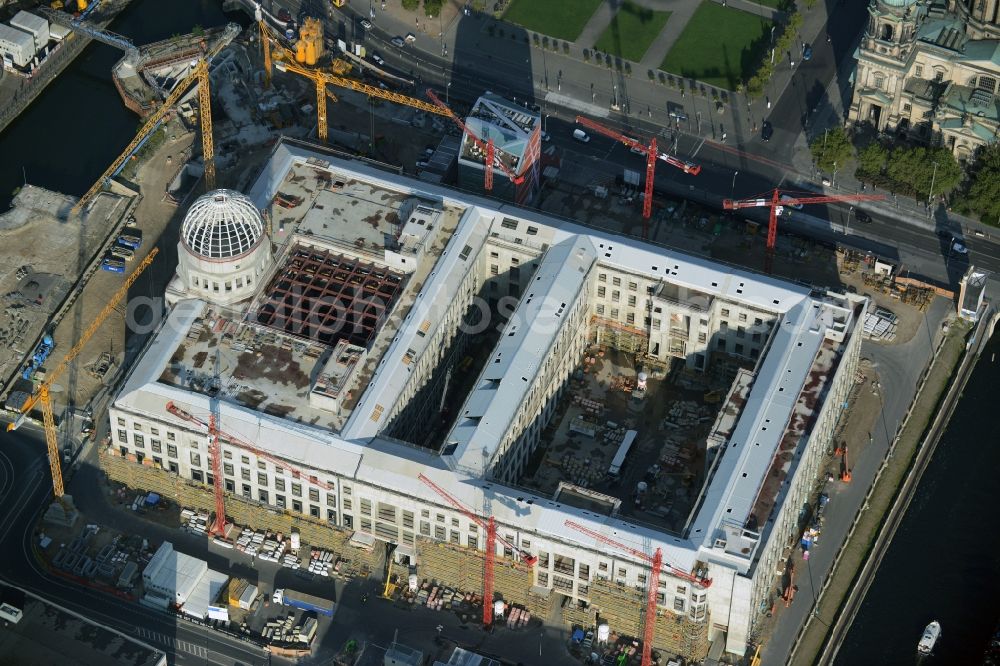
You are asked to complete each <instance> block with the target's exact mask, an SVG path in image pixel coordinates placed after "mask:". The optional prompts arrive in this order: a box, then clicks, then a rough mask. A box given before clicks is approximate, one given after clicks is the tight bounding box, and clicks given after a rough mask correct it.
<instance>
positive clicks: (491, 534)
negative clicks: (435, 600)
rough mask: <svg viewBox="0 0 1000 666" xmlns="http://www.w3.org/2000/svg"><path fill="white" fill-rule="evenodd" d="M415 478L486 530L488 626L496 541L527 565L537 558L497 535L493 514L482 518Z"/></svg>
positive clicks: (485, 616)
mask: <svg viewBox="0 0 1000 666" xmlns="http://www.w3.org/2000/svg"><path fill="white" fill-rule="evenodd" d="M417 478H418V479H420V480H421V481H423V482H424V484H426V485H427V486H428V487H429V488H430V489H431V490H433V491H434V492H436V493H437V494H438V495H440V496H441V497H442V498H443V499H444V500H445V501H446V502H448V504H451V505H452V506H453V507H455V508H456V509H458V510H459V511H461V512H462V513H463V514H465V517H466V518H468V519H469V520H471V521H472V522H474V523H475V524H477V525H479V527H481V528H482V529H483V530H484V531H485V532H486V566H485V570H484V571H483V626H487V627H488V626H489V625H491V624H493V569H494V567H495V565H496V557H497V541H500V542H501V543H502V544H503V545H505V546H507V547H508V548H510V549H511V551H512V552H514V553H515V554H516V555H517V556H518V557H520V558H521V560H522V561H523V562H524V563H525V564H527V565H528V566H529V567H533V566H535V564H537V563H538V558H537V557H536V556H534V555H532V554H531V553H529V552H528V551H526V550H523V549H521V548H520V547H518V546H516V545H515V544H513V543H511V542H510V541H508V540H507V539H505V538H503V537H502V536H499V535H498V534H497V524H496V521H494V520H493V516H489V517H488V518H486V519H485V520H484V519H483V518H482V517H480V516H477V515H476V514H474V513H472V510H471V509H469V508H468V507H467V506H465V505H464V504H462V502H461V501H460V500H459V499H458V498H457V497H455V496H454V495H452V494H451V493H449V492H448V491H447V490H445V489H444V488H442V487H441V486H439V485H438V484H436V483H434V482H433V481H431V480H430V479H428V478H427V477H426V476H424V475H423V474H418V475H417Z"/></svg>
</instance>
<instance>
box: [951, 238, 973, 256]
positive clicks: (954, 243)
mask: <svg viewBox="0 0 1000 666" xmlns="http://www.w3.org/2000/svg"><path fill="white" fill-rule="evenodd" d="M951 251H952V252H954V253H955V254H969V248H967V247H965V245H964V244H963V243H962V241H960V240H958V239H957V238H955V237H954V236H952V238H951Z"/></svg>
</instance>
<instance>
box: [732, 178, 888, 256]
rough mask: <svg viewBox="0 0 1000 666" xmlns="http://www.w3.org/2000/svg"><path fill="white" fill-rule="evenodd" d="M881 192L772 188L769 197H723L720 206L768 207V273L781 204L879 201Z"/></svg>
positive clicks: (738, 207) (883, 197) (776, 237)
mask: <svg viewBox="0 0 1000 666" xmlns="http://www.w3.org/2000/svg"><path fill="white" fill-rule="evenodd" d="M882 199H885V195H882V194H829V195H811V194H810V195H806V196H796V195H795V194H794V193H791V194H789V193H782V192H781V190H779V189H778V188H774V191H773V192H772V193H771V196H770V198H764V197H757V198H755V199H735V200H734V199H724V200H723V202H722V207H723V208H724V209H725V210H740V209H742V208H764V207H767V208H770V216H769V219H768V222H767V254H766V255H765V256H764V270H765V271H766V272H768V273H770V272H771V271H772V269H773V268H774V244H775V242H777V240H778V211H779V209H780V208H781V207H782V206H793V207H794V206H800V205H803V204H816V203H835V202H844V201H881V200H882Z"/></svg>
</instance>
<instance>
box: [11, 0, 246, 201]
mask: <svg viewBox="0 0 1000 666" xmlns="http://www.w3.org/2000/svg"><path fill="white" fill-rule="evenodd" d="M221 5H222V3H221V1H220V0H166V1H165V0H133V1H132V3H131V4H130V5H129V7H128V8H127V9H126V10H125V11H124V12H122V13H121V14H120V15H119V16H118V18H117V19H115V21H114V22H113V23H112V24H111V25H110V26H109V29H110V30H112V31H114V32H117V33H119V34H122V35H125V36H127V37H130V38H131V39H132V41H133V43H135V44H136V45H138V46H141V45H143V44H148V43H150V42H155V41H158V40H161V39H166V38H168V37H171V36H172V35H175V34H184V33H188V32H190V31H191V29H192V28H193V27H194V26H195V25H201V26H202V27H205V28H209V27H214V26H219V25H224V24H225V23H226V22H227V21H232V20H235V21H238V22H240V23H243V24H246V22H247V20H248V19H247V16H246V15H244V14H239V15H226V14H224V13H223V12H222V7H221ZM121 57H122V52H121V51H119V50H117V49H114V48H112V47H110V46H105V45H104V44H100V43H98V42H92V43H91V44H90V45H89V46H88V47H87V48H86V49H85V50H84V51H83V53H81V54H80V56H79V57H77V59H76V60H75V61H73V63H72V64H70V65H69V66H68V67H67V68H66V69H65V70H64V71H63V73H62V74H61V75H60V76H59V77H58V78H57V79H56V80H55V81H53V82H52V83H51V84H49V86H48V87H47V88H46V89H45V90H44V92H42V94H41V95H40V96H39V97H38V98H37V99H36V100H35V102H34V103H33V104H32V105H31V106H30V107H28V109H27V110H26V111H25V112H24V113H22V114H21V116H20V117H18V118H17V119H16V120H15V121H14V122H12V123H11V124H10V125H9V126H8V127H7V129H5V130H4V132H3V134H0V156H3V157H2V159H0V211H5V210H7V208H8V207H9V206H10V200H11V197H12V195H13V191H14V189H15V188H17V187H20V186H21V185H22V184H23V183H24V180H25V178H27V181H28V182H29V183H31V184H33V185H40V186H42V187H46V188H49V189H52V190H56V191H59V192H65V193H67V194H73V195H76V196H79V195H81V194H83V193H84V192H86V191H87V190H88V189H89V188H90V186H91V185H92V184H93V183H94V181H96V180H97V178H98V177H99V176H100V175H101V173H103V172H104V170H105V169H106V168H107V167H108V165H109V164H111V162H113V161H114V159H115V157H117V156H118V155H119V154H120V153H121V152H122V150H124V148H125V146H127V145H128V143H129V141H131V140H132V137H133V136H135V133H136V130H138V128H139V124H140V119H139V117H138V116H137V115H135V114H134V113H132V112H131V111H129V110H128V109H126V108H125V105H124V104H123V103H122V101H121V97H120V96H119V95H118V91H117V89H116V88H115V84H114V82H113V81H112V79H111V67H112V66H113V65H114V64H115V63H116V62H117V61H118V60H119V59H120V58H121Z"/></svg>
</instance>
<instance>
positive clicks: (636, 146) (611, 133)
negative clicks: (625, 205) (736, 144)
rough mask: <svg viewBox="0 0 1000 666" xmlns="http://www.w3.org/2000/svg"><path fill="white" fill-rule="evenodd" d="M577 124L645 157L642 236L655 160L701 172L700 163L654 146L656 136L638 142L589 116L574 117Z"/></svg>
mask: <svg viewBox="0 0 1000 666" xmlns="http://www.w3.org/2000/svg"><path fill="white" fill-rule="evenodd" d="M576 122H577V124H580V125H583V126H584V127H586V128H587V129H591V130H594V131H595V132H598V133H599V134H603V135H604V136H606V137H610V138H612V139H614V140H615V141H618V142H620V143H623V144H624V145H626V146H628V147H629V148H630V149H632V150H635V151H638V152H641V153H642V154H643V155H644V156H645V158H646V189H645V192H644V194H643V199H642V237H643V238H646V237H648V235H649V217H650V215H652V214H653V179H654V176H655V175H656V160H663V161H664V162H666V163H667V164H669V165H670V166H672V167H676V168H678V169H680V170H681V171H683V172H684V173H686V174H690V175H692V176H697V175H698V174H699V173H701V165H698V164H694V163H693V162H685V161H684V160H680V159H677V158H676V157H674V156H673V155H669V154H667V153H661V152H660V151H659V150H658V149H657V147H656V137H655V136H654V137H652V138H650V140H649V145H648V146H647V145H645V144H644V143H641V142H639V141H638V140H637V139H633V138H632V137H630V136H625V135H624V134H622V133H621V132H617V131H615V130H613V129H610V128H608V127H605V126H604V125H601V124H600V123H597V122H594V121H593V120H591V119H590V118H585V117H583V116H577V117H576Z"/></svg>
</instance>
